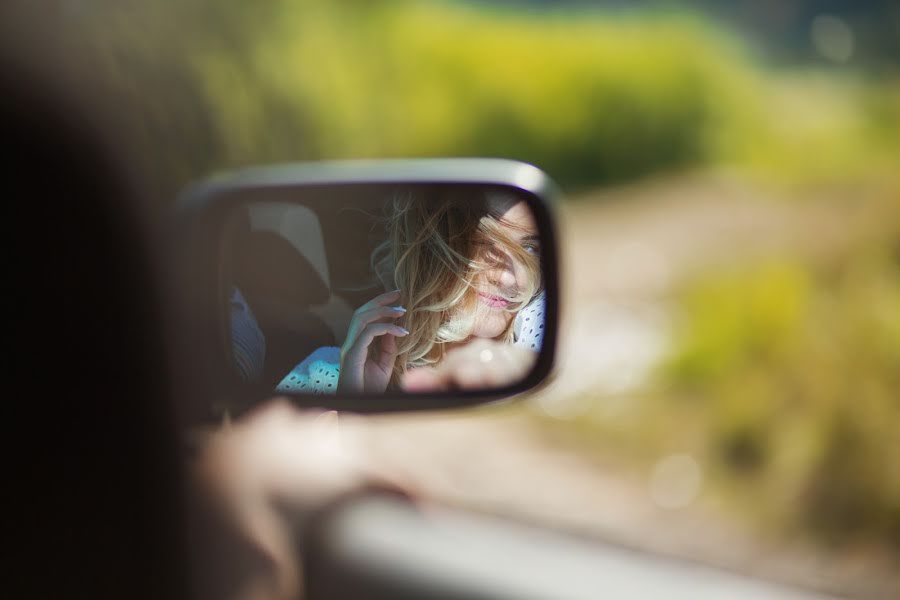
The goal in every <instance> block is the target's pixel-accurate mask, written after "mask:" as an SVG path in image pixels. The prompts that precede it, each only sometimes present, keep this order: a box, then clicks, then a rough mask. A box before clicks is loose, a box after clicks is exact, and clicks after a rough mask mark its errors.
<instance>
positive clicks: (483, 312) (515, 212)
mask: <svg viewBox="0 0 900 600" xmlns="http://www.w3.org/2000/svg"><path fill="white" fill-rule="evenodd" d="M506 206H508V208H507V207H506ZM492 212H494V211H492ZM494 214H500V219H499V220H498V224H499V226H500V228H501V229H502V230H503V232H504V233H505V234H506V235H507V236H508V237H509V238H510V240H512V241H513V242H515V243H516V244H519V245H520V246H521V247H522V248H523V249H524V250H525V251H526V252H529V253H533V254H538V253H539V251H540V247H539V241H538V234H537V224H536V223H535V221H534V216H533V215H532V213H531V209H529V208H528V205H527V204H526V203H525V202H524V201H521V200H520V201H518V202H514V203H512V204H511V205H510V204H509V202H507V203H506V205H504V206H503V207H501V208H500V210H499V211H496V212H494ZM486 260H487V262H488V264H489V265H490V267H491V268H489V269H488V270H487V271H486V272H485V273H484V274H483V275H482V276H480V281H478V282H477V284H476V286H475V287H476V289H477V290H478V291H477V293H478V308H479V310H478V312H477V314H476V319H475V329H474V330H473V332H472V334H473V335H474V336H475V337H479V338H496V337H497V336H499V335H501V334H502V333H503V332H504V331H506V329H507V327H509V324H510V322H511V321H512V319H513V317H514V316H515V315H514V314H513V313H512V312H510V311H509V310H507V309H508V307H509V306H510V305H511V304H513V299H515V298H516V296H517V295H518V293H519V291H520V290H522V289H525V288H527V287H528V285H529V284H530V283H531V282H530V281H527V280H526V278H527V277H528V275H527V274H526V273H527V272H526V270H525V269H524V268H523V266H522V265H521V264H519V263H518V261H515V260H513V258H512V256H511V255H510V253H509V250H507V249H506V248H504V247H502V246H501V245H500V244H492V245H491V246H490V247H489V248H487V249H486Z"/></svg>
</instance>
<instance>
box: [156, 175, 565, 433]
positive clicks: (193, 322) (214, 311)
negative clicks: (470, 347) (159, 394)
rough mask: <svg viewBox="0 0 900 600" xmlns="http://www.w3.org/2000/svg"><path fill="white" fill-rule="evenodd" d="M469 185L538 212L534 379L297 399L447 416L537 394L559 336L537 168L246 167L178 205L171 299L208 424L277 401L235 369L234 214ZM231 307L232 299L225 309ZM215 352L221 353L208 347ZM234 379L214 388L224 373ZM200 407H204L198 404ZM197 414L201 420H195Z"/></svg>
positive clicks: (551, 244) (551, 190)
mask: <svg viewBox="0 0 900 600" xmlns="http://www.w3.org/2000/svg"><path fill="white" fill-rule="evenodd" d="M449 183H456V184H469V185H472V184H474V185H489V186H496V187H505V188H509V189H512V190H514V191H516V192H517V194H518V195H519V196H522V197H523V199H524V200H526V201H527V202H528V204H529V206H530V208H531V210H532V211H533V213H534V218H535V221H536V222H537V227H538V233H539V235H540V237H541V269H542V272H543V273H544V285H545V289H546V291H547V303H546V309H545V319H546V323H545V333H544V342H543V348H542V350H541V352H540V353H539V355H538V360H537V362H536V364H535V365H534V367H533V368H532V369H531V371H530V372H529V374H528V375H527V376H526V377H525V378H524V379H523V380H521V381H519V382H517V383H515V384H513V385H510V386H506V387H503V388H498V389H494V390H478V391H465V390H460V391H451V392H435V393H423V394H400V393H391V392H387V393H385V394H384V395H378V396H373V395H364V394H352V395H351V394H340V395H335V396H328V397H327V399H328V401H327V402H323V397H322V396H317V395H311V394H310V395H291V396H289V398H290V400H291V401H292V402H293V403H294V404H295V405H297V406H301V407H322V406H323V404H325V405H327V408H328V409H334V410H346V411H353V412H358V413H385V412H397V411H414V410H415V411H421V410H440V409H452V408H462V407H468V406H473V405H477V404H483V403H486V402H491V401H494V400H498V399H501V398H508V397H510V396H514V395H516V394H520V393H522V392H525V391H528V390H532V389H534V388H536V387H538V386H539V385H540V384H541V383H543V382H544V381H545V380H546V379H547V378H548V377H549V376H550V374H551V373H552V371H553V366H554V364H555V361H556V350H557V338H558V333H559V310H560V306H559V305H560V296H559V295H560V288H559V275H558V273H559V268H558V267H559V259H560V256H559V248H558V240H557V238H558V233H557V228H556V220H555V216H554V215H555V211H556V204H557V202H558V201H559V198H560V192H559V188H558V187H557V186H556V185H555V184H554V183H553V181H552V180H551V179H550V178H549V177H548V176H547V175H546V174H545V173H544V172H543V171H541V170H540V169H538V168H537V167H535V166H533V165H529V164H526V163H522V162H517V161H513V160H505V159H492V158H447V159H408V160H407V159H386V160H359V161H333V162H310V163H296V164H284V165H273V166H262V167H253V168H247V169H243V170H240V171H235V172H232V173H227V174H224V175H220V176H214V177H212V178H210V179H208V180H206V181H203V182H200V183H198V184H194V185H192V186H189V187H188V188H187V189H186V190H185V191H184V192H183V193H182V194H180V195H179V198H178V200H177V205H176V224H175V231H176V244H175V245H174V256H173V257H172V258H173V260H174V261H175V267H176V272H177V273H178V277H177V278H176V281H175V282H174V285H175V286H176V289H175V290H173V292H174V293H177V294H179V295H180V296H181V298H182V300H183V302H182V308H183V311H182V313H181V318H180V335H181V337H182V341H183V343H184V344H187V348H188V349H189V352H187V353H185V354H183V355H182V356H184V355H187V356H192V357H195V358H196V360H194V362H195V364H194V365H192V367H193V368H192V369H189V370H188V371H189V372H192V373H196V374H197V377H199V378H201V379H202V381H195V382H194V384H195V385H194V388H195V389H197V390H198V391H200V393H202V394H203V395H204V396H206V397H207V399H210V400H213V402H211V403H210V406H211V407H213V406H214V408H211V409H210V414H209V415H206V418H208V419H215V418H219V417H220V416H221V415H222V414H223V413H224V412H226V411H227V412H228V413H230V414H240V413H241V412H243V411H244V410H246V409H248V408H251V407H252V406H253V405H255V404H257V403H258V402H260V401H262V400H264V399H265V398H269V397H272V396H275V395H277V394H275V393H274V391H273V390H271V389H268V388H263V387H262V386H253V385H248V384H247V383H245V382H242V381H240V380H239V378H238V377H237V375H236V374H235V373H234V369H232V368H230V364H231V363H230V361H231V356H230V354H229V353H228V352H227V348H229V347H230V344H229V343H227V340H228V335H230V333H229V331H228V330H227V329H228V328H227V326H226V327H223V326H222V324H223V323H228V319H227V318H226V317H227V312H226V311H227V294H224V290H223V289H222V285H223V277H222V269H223V263H222V258H221V257H222V252H221V250H222V247H223V243H224V238H223V235H224V231H225V224H226V220H227V219H228V216H229V215H230V214H231V211H232V208H233V207H234V206H236V205H239V204H245V203H246V202H247V200H248V196H249V195H253V194H259V193H266V194H273V193H279V194H281V193H286V192H287V193H289V192H290V191H291V190H293V189H298V188H301V189H302V188H309V187H311V186H325V185H333V186H355V185H377V184H401V185H402V184H449ZM223 299H225V300H223ZM212 344H215V346H216V347H215V348H210V346H211V345H212ZM222 373H228V374H230V376H229V377H226V378H224V379H217V374H222ZM195 401H198V402H199V401H201V400H200V399H197V400H195ZM194 412H195V413H196V411H194Z"/></svg>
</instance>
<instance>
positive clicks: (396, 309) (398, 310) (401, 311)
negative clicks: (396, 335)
mask: <svg viewBox="0 0 900 600" xmlns="http://www.w3.org/2000/svg"><path fill="white" fill-rule="evenodd" d="M394 310H395V311H397V312H398V313H405V312H406V309H405V308H403V307H402V306H395V307H394Z"/></svg>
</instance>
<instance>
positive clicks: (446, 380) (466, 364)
mask: <svg viewBox="0 0 900 600" xmlns="http://www.w3.org/2000/svg"><path fill="white" fill-rule="evenodd" d="M536 360H537V353H536V352H533V351H531V350H528V349H525V348H520V347H518V346H512V345H510V344H506V343H503V342H498V341H497V340H491V339H476V340H474V341H472V342H470V343H468V344H466V345H465V346H462V347H459V348H454V349H453V350H450V351H449V352H448V353H447V355H446V356H444V359H443V360H442V361H441V362H440V363H438V364H437V365H436V366H434V367H419V368H416V369H410V370H409V371H407V372H406V374H405V375H404V376H403V380H402V384H403V389H405V390H406V391H408V392H435V391H447V390H479V389H481V390H484V389H496V388H500V387H505V386H508V385H512V384H514V383H517V382H519V381H521V380H522V379H524V378H525V376H526V375H527V374H528V372H529V371H530V370H531V368H532V367H533V366H534V363H535V361H536Z"/></svg>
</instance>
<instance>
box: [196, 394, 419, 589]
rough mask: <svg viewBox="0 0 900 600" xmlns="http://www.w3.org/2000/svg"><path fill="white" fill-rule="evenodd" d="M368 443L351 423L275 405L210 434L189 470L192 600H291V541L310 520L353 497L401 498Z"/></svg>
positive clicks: (294, 581)
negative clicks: (368, 494)
mask: <svg viewBox="0 0 900 600" xmlns="http://www.w3.org/2000/svg"><path fill="white" fill-rule="evenodd" d="M368 439H369V438H368V436H367V435H366V429H365V428H364V427H363V426H362V422H361V421H360V420H359V419H356V418H354V417H352V416H349V415H344V416H341V417H340V421H338V416H337V413H333V412H331V413H329V412H326V413H318V412H314V411H300V410H297V409H296V408H295V407H293V406H291V404H290V403H289V402H287V401H285V400H283V399H282V400H273V401H270V402H268V403H266V404H265V405H263V406H261V407H259V408H257V409H256V410H254V411H253V412H251V413H249V414H247V415H246V416H244V417H242V418H241V419H239V420H237V421H235V422H234V423H233V424H232V425H231V426H229V427H226V428H223V429H222V430H221V431H218V432H216V433H214V434H213V435H212V436H211V437H210V438H209V439H208V440H207V443H206V444H205V445H204V447H203V448H202V449H201V450H200V451H199V453H198V455H197V457H196V458H195V460H194V461H193V463H192V465H191V471H190V473H191V475H192V478H191V479H190V484H191V485H190V492H191V494H190V496H189V498H190V500H191V502H190V504H189V508H190V518H191V520H190V522H189V525H190V540H191V550H192V553H193V560H194V561H195V562H194V564H193V571H192V572H193V578H194V580H193V587H194V588H195V589H194V592H195V593H194V596H193V597H196V598H198V599H201V600H206V599H207V598H208V599H210V600H211V599H213V598H215V599H216V600H222V599H225V600H287V599H294V600H296V599H298V598H301V597H302V589H303V573H302V571H301V565H302V562H301V560H300V556H299V555H298V544H297V542H298V539H302V535H303V534H304V533H305V531H306V526H307V525H308V522H309V519H310V517H311V516H312V515H314V514H316V512H317V511H318V510H320V509H321V508H323V507H325V506H328V505H329V504H330V503H332V502H334V501H335V500H337V499H338V498H340V497H342V496H345V495H348V494H352V493H356V492H362V491H370V492H378V491H381V492H386V493H394V494H399V495H401V496H406V497H410V494H409V493H408V492H407V491H406V490H409V489H411V486H409V485H406V484H404V483H403V482H402V478H401V477H400V476H399V475H398V474H397V473H396V472H394V471H393V470H392V469H391V468H390V467H389V465H388V464H387V463H385V462H384V461H383V460H381V459H379V458H378V456H377V453H376V452H373V451H372V450H373V449H372V446H371V445H370V442H369V441H368ZM298 536H299V537H298Z"/></svg>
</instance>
